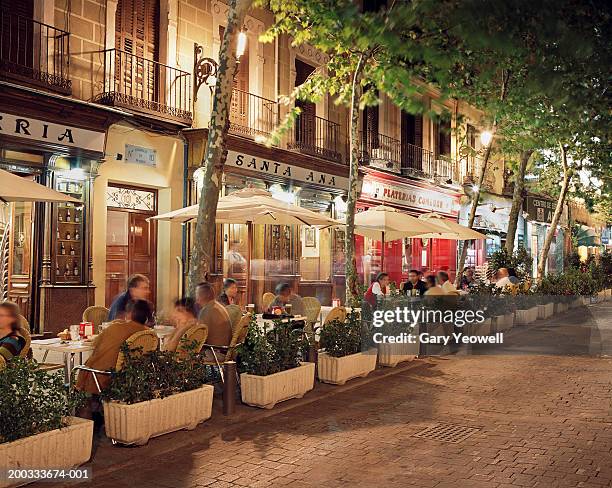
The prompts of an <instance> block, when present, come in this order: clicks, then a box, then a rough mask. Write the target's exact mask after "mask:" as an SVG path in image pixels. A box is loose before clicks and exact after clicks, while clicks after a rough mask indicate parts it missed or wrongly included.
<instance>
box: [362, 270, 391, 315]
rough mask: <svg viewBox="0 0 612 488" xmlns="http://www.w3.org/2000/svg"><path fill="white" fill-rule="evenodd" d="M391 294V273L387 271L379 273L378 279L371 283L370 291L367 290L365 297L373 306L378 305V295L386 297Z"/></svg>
mask: <svg viewBox="0 0 612 488" xmlns="http://www.w3.org/2000/svg"><path fill="white" fill-rule="evenodd" d="M388 294H389V275H388V274H387V273H382V272H381V273H378V275H376V279H375V280H374V281H373V282H372V283H371V284H370V287H369V288H368V291H366V292H365V295H364V296H363V299H364V300H365V301H366V302H368V303H369V304H370V305H371V306H372V307H376V300H377V298H378V297H381V298H382V297H384V296H386V295H388Z"/></svg>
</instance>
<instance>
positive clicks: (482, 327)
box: [474, 317, 491, 337]
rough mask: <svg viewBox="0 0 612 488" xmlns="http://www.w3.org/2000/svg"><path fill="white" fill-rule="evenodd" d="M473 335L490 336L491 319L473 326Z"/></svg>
mask: <svg viewBox="0 0 612 488" xmlns="http://www.w3.org/2000/svg"><path fill="white" fill-rule="evenodd" d="M474 335H476V336H483V337H484V336H488V335H491V317H489V318H487V319H485V320H484V322H482V323H480V324H475V326H474Z"/></svg>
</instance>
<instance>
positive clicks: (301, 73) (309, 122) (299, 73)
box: [295, 59, 317, 147]
mask: <svg viewBox="0 0 612 488" xmlns="http://www.w3.org/2000/svg"><path fill="white" fill-rule="evenodd" d="M314 70H315V68H314V66H310V65H309V64H306V63H304V62H303V61H300V60H299V59H296V60H295V86H296V87H297V86H300V85H301V84H303V83H304V82H305V81H306V80H307V79H308V77H309V76H310V75H311V73H312V72H313V71H314ZM295 105H296V106H297V107H300V108H301V109H302V113H301V114H300V116H299V118H298V120H297V121H296V124H295V139H296V141H297V142H298V143H299V144H300V145H301V146H305V147H314V145H315V137H316V127H315V125H316V122H315V120H316V119H315V117H316V115H317V106H316V105H315V104H314V103H312V102H305V101H302V100H297V101H296V102H295Z"/></svg>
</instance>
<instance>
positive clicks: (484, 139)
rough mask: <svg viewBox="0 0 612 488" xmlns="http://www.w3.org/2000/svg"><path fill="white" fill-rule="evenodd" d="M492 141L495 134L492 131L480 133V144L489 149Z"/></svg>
mask: <svg viewBox="0 0 612 488" xmlns="http://www.w3.org/2000/svg"><path fill="white" fill-rule="evenodd" d="M492 140H493V134H492V133H491V132H490V131H488V130H485V131H482V132H481V133H480V143H481V144H482V145H483V146H484V147H487V146H488V145H489V144H491V141H492Z"/></svg>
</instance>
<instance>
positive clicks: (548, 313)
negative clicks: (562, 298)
mask: <svg viewBox="0 0 612 488" xmlns="http://www.w3.org/2000/svg"><path fill="white" fill-rule="evenodd" d="M554 313H555V304H554V303H552V302H551V303H545V304H543V305H538V319H540V320H545V319H547V318H549V317H552V316H553V314H554Z"/></svg>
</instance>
